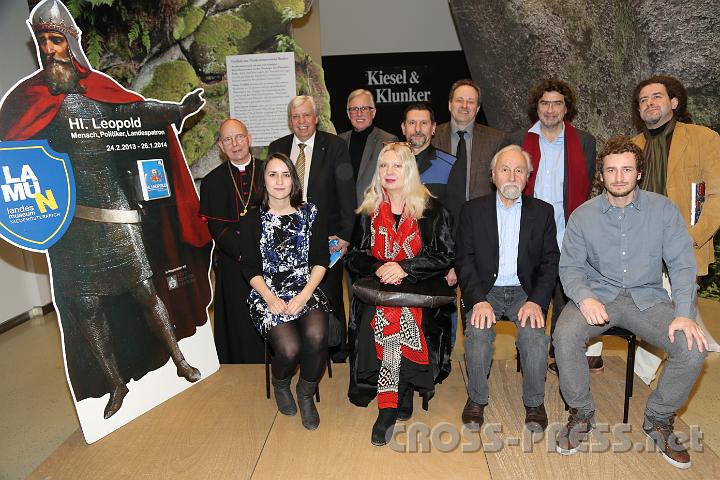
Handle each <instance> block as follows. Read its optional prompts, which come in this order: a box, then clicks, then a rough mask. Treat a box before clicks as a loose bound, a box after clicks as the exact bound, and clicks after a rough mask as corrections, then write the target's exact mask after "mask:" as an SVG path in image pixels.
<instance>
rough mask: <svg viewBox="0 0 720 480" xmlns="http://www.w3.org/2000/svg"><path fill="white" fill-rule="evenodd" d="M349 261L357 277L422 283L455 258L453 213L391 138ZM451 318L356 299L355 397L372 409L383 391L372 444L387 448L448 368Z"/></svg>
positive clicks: (435, 312) (352, 329)
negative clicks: (417, 398) (399, 424)
mask: <svg viewBox="0 0 720 480" xmlns="http://www.w3.org/2000/svg"><path fill="white" fill-rule="evenodd" d="M357 212H358V213H360V214H361V215H360V217H359V220H358V225H357V226H356V227H355V233H354V238H353V242H352V245H351V248H350V251H349V252H348V254H347V260H346V266H347V268H348V270H349V271H350V274H351V276H352V278H353V281H355V280H357V279H359V278H362V277H367V276H375V277H376V278H378V279H379V281H380V282H381V283H384V284H394V285H398V288H399V291H402V284H408V283H409V284H416V283H418V282H422V281H425V280H427V279H429V278H431V277H434V276H444V275H445V273H446V272H447V271H448V270H449V269H450V267H452V264H453V261H454V251H453V239H452V233H451V215H450V213H449V212H448V211H447V210H446V209H445V208H443V207H442V205H441V204H440V202H438V201H437V200H436V199H435V198H434V197H433V196H432V195H431V194H430V192H429V191H428V189H427V188H425V186H424V185H423V184H422V183H421V182H420V174H419V173H418V168H417V163H416V161H415V156H414V155H413V154H412V151H411V150H410V147H409V146H408V145H407V144H405V143H399V142H397V143H392V144H388V145H387V146H385V148H383V150H382V151H381V152H380V155H379V157H378V163H377V170H376V172H375V176H374V177H373V180H372V183H371V184H370V186H369V187H368V188H367V190H366V191H365V197H364V199H363V202H362V203H361V205H360V207H359V208H358V209H357ZM450 330H451V324H450V318H449V316H448V315H447V313H446V312H442V311H441V309H438V308H434V309H430V308H421V307H409V306H408V307H387V306H380V305H368V304H364V303H362V302H361V301H360V300H359V298H358V297H357V296H355V297H354V298H353V304H352V311H351V319H350V325H349V333H350V346H351V348H352V353H351V355H350V370H351V373H350V388H349V391H348V396H349V398H350V401H351V402H352V403H354V404H355V405H358V406H367V405H368V404H369V403H370V401H371V400H372V399H373V398H374V397H375V396H376V395H377V401H378V408H379V414H378V418H377V420H376V421H375V424H374V425H373V429H372V436H371V441H372V443H373V445H385V443H387V438H389V437H390V435H391V434H392V427H393V425H394V424H395V421H396V420H398V419H400V420H407V419H409V418H410V416H411V415H412V407H413V392H414V391H415V390H418V391H419V392H420V393H421V395H423V397H424V399H425V400H426V401H427V400H429V399H430V398H431V397H432V395H433V394H434V384H435V383H436V382H440V381H442V380H443V379H445V378H446V377H447V375H448V374H449V373H450V350H451V348H452V346H451V345H450Z"/></svg>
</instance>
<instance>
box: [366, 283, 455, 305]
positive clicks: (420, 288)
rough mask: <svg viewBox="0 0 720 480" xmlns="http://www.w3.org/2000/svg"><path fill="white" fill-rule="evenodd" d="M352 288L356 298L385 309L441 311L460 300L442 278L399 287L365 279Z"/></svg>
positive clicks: (403, 284) (402, 284)
mask: <svg viewBox="0 0 720 480" xmlns="http://www.w3.org/2000/svg"><path fill="white" fill-rule="evenodd" d="M352 287H353V295H355V296H356V297H357V298H358V299H359V300H360V301H361V302H363V303H366V304H368V305H381V306H383V307H423V308H437V307H441V306H443V305H448V304H451V303H454V302H455V300H456V298H457V296H456V295H455V291H454V290H453V289H452V288H451V287H449V286H448V284H447V282H446V281H445V278H444V277H443V276H442V275H437V276H434V277H430V278H427V279H425V280H421V281H419V282H417V283H410V282H402V283H400V284H398V285H391V284H385V283H380V280H379V279H377V278H375V277H364V278H360V279H358V280H357V281H355V282H354V283H353V286H352Z"/></svg>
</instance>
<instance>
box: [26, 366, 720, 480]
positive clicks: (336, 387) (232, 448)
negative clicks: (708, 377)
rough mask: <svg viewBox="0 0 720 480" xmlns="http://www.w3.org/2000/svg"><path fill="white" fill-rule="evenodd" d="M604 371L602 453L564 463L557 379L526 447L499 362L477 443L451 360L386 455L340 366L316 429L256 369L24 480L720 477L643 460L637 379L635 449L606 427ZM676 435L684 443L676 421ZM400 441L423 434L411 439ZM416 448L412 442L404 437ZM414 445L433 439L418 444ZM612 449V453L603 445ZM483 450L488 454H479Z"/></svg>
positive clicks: (228, 374)
mask: <svg viewBox="0 0 720 480" xmlns="http://www.w3.org/2000/svg"><path fill="white" fill-rule="evenodd" d="M605 360H606V371H605V373H604V374H602V375H593V376H592V391H593V393H594V396H595V401H596V404H597V422H598V423H599V424H602V423H605V424H607V425H608V426H609V429H610V430H611V431H610V432H608V433H604V434H603V436H604V438H605V439H606V440H607V442H605V444H604V443H603V441H602V438H601V437H600V436H599V435H597V434H596V433H594V434H593V437H592V439H591V441H590V442H588V444H590V445H591V450H592V452H590V453H578V454H577V455H575V456H573V457H562V456H561V455H558V454H557V453H555V451H554V442H553V441H552V438H553V437H554V432H555V431H556V430H557V428H559V427H560V425H561V424H562V423H564V421H565V419H566V414H565V412H564V411H563V404H562V401H561V400H560V397H559V394H558V385H557V378H556V377H554V376H553V375H549V376H548V380H547V383H546V406H547V409H548V414H549V417H550V421H551V425H550V428H549V432H553V433H549V434H548V435H547V436H546V437H547V438H548V439H547V440H546V437H542V436H540V438H535V439H534V442H535V443H533V440H532V439H531V438H530V437H529V436H528V433H527V431H525V430H524V429H523V428H522V420H523V417H524V409H523V405H522V400H521V394H520V390H521V376H520V374H519V373H517V372H515V362H514V361H507V360H504V361H496V362H495V364H494V366H493V372H492V374H491V377H490V392H491V400H490V405H489V406H488V408H487V409H486V417H485V418H486V425H485V428H484V429H483V432H482V433H481V434H478V433H474V432H468V431H466V430H462V429H461V422H460V412H461V410H462V407H463V405H464V403H465V399H466V395H467V394H466V387H465V377H466V374H465V372H464V370H463V369H462V366H461V364H460V363H459V362H455V363H454V364H453V367H454V371H453V373H452V374H451V376H450V377H449V378H448V379H447V380H446V381H445V382H444V383H443V384H442V385H439V386H438V388H437V393H436V397H435V398H434V399H433V401H432V402H431V403H430V410H429V411H427V412H425V411H423V410H421V409H420V402H419V399H416V401H415V415H414V416H413V418H412V419H411V420H410V421H408V422H405V423H400V424H399V425H400V432H399V433H397V434H396V435H395V438H394V439H393V442H392V445H387V446H385V447H374V446H372V445H371V444H370V429H371V426H372V423H373V421H374V419H375V416H376V414H377V410H376V407H375V404H374V403H373V404H371V406H370V407H368V408H366V409H364V408H358V407H355V406H353V405H352V404H350V403H349V402H348V401H347V396H346V389H347V383H348V369H347V365H335V366H334V368H333V370H334V376H333V378H332V379H329V378H327V377H326V378H325V379H324V380H323V381H322V382H321V402H320V403H319V404H318V410H319V412H320V417H321V424H320V428H319V429H318V430H316V431H314V432H310V431H307V430H305V429H304V428H303V427H302V426H301V424H300V418H299V416H295V417H286V416H283V415H280V414H278V413H277V410H276V408H275V402H274V400H272V399H271V400H266V399H265V392H264V383H263V382H264V379H263V371H262V367H261V366H259V365H258V366H248V365H223V366H221V369H220V371H219V372H218V373H216V374H215V375H213V376H211V377H209V378H208V379H206V380H204V381H202V382H201V383H200V384H198V385H196V386H194V387H193V388H190V389H188V390H187V391H185V392H183V393H181V394H180V395H178V396H177V397H175V398H173V399H171V400H170V401H168V402H166V403H165V404H163V405H161V406H159V407H157V408H155V409H153V410H152V411H150V412H149V413H147V414H145V415H143V416H142V417H140V418H139V419H137V420H135V421H134V422H131V423H130V424H128V425H126V426H125V427H122V428H121V429H120V430H118V431H117V432H115V433H113V434H111V435H109V436H108V437H106V438H104V439H102V440H100V441H99V442H97V443H95V444H93V445H87V444H85V442H84V441H83V439H82V435H81V434H80V432H79V431H77V432H75V433H73V434H72V435H71V436H70V438H68V440H67V441H66V442H65V443H63V444H62V445H61V446H60V447H59V448H58V449H57V450H56V451H55V452H54V453H53V454H52V455H51V456H50V457H49V458H48V459H47V460H46V461H45V462H43V463H42V464H41V465H40V466H39V467H38V468H37V469H36V470H35V471H34V472H33V473H32V474H31V475H30V477H28V478H31V479H47V478H53V479H65V478H68V479H70V478H72V479H117V478H152V479H164V478H173V479H185V478H187V479H204V478H208V479H230V478H232V479H235V478H253V479H266V478H267V479H271V478H287V479H305V478H331V477H332V478H366V479H374V478H393V479H402V478H414V479H417V478H443V479H445V478H473V479H485V478H493V479H505V478H541V479H542V478H552V479H555V480H559V479H566V478H567V479H570V478H572V479H576V478H582V477H586V478H592V479H593V480H594V479H596V478H653V477H657V478H698V479H714V478H720V459H719V458H718V457H717V455H716V454H715V453H714V452H713V451H712V450H710V449H709V448H708V447H707V446H705V448H704V451H703V452H691V453H692V460H693V467H692V468H691V469H690V470H689V471H680V470H678V469H675V468H674V467H672V466H670V465H669V464H667V463H666V462H665V461H664V460H663V459H662V458H661V457H660V455H659V454H658V453H655V452H646V451H643V452H639V451H638V450H637V449H638V448H642V449H643V450H645V449H646V448H647V446H648V445H647V444H646V442H645V437H644V435H643V433H642V430H641V429H640V425H641V419H642V413H643V407H644V404H645V400H646V399H647V396H648V394H649V392H650V390H649V389H648V387H646V386H645V385H644V384H642V382H640V381H639V380H638V379H636V382H635V395H634V397H633V399H632V400H631V409H630V420H629V422H630V426H629V427H628V428H631V429H632V430H631V431H629V432H626V433H625V437H626V438H627V439H628V441H629V442H632V443H627V444H626V445H625V447H626V448H627V447H628V446H629V447H632V448H631V449H630V451H626V452H624V453H613V451H612V450H613V449H614V450H615V451H616V452H617V450H619V449H621V447H622V442H621V441H622V437H619V436H617V435H616V436H613V433H612V429H613V428H617V426H618V425H620V424H621V421H622V400H623V382H624V368H625V364H624V361H622V360H621V359H619V358H616V357H606V359H605ZM676 430H679V431H683V432H686V433H689V431H690V429H689V427H688V426H687V425H685V424H684V423H683V422H682V421H681V420H679V419H678V420H676ZM408 431H414V432H416V433H417V432H420V433H419V434H417V435H412V434H411V435H408ZM413 437H415V438H420V439H421V440H420V441H418V442H413V441H412V440H411V438H413ZM422 438H428V439H429V441H427V442H425V444H423V441H422ZM613 444H614V447H612V446H611V445H613ZM482 446H484V449H483V448H481V447H482Z"/></svg>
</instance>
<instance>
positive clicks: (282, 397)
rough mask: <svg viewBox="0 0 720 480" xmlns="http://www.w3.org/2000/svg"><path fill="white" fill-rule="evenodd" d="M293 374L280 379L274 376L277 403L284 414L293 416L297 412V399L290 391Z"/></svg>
mask: <svg viewBox="0 0 720 480" xmlns="http://www.w3.org/2000/svg"><path fill="white" fill-rule="evenodd" d="M291 378H292V376H290V377H287V378H284V379H282V380H278V379H277V378H275V377H272V384H273V390H274V392H275V403H277V407H278V410H279V411H280V413H282V414H283V415H289V416H293V415H295V414H296V413H297V406H296V405H295V399H294V398H293V395H292V392H291V391H290V379H291Z"/></svg>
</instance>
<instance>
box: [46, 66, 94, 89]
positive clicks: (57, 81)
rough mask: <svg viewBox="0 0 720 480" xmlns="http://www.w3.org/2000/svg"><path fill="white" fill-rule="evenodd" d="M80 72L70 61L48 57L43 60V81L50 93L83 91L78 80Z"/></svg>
mask: <svg viewBox="0 0 720 480" xmlns="http://www.w3.org/2000/svg"><path fill="white" fill-rule="evenodd" d="M79 81H80V74H79V73H78V71H77V70H75V66H74V65H73V64H72V63H71V62H63V61H59V60H55V59H54V58H50V59H48V60H47V61H46V62H45V83H46V84H47V86H48V88H49V89H50V93H51V94H52V95H59V94H61V93H85V89H84V88H83V87H82V85H80V84H79V83H78V82H79Z"/></svg>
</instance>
